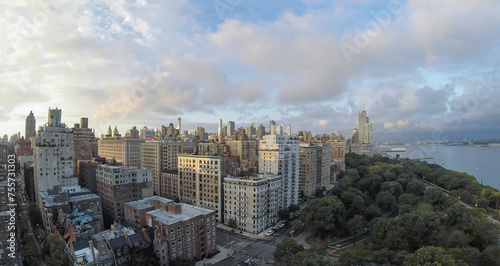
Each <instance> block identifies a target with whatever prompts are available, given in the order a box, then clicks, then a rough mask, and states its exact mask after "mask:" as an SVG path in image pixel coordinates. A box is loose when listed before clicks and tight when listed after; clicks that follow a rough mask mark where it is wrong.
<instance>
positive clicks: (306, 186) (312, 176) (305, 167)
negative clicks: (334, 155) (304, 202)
mask: <svg viewBox="0 0 500 266" xmlns="http://www.w3.org/2000/svg"><path fill="white" fill-rule="evenodd" d="M317 148H318V146H315V145H310V144H301V145H300V181H299V186H300V190H301V191H302V193H303V194H304V196H306V197H314V195H315V194H316V191H317V190H318V189H319V188H318V187H317V186H316V176H317V167H318V166H317V163H318V161H317V157H318V149H317Z"/></svg>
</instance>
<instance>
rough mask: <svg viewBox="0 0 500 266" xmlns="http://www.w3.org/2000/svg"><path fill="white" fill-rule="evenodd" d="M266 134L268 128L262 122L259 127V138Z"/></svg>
mask: <svg viewBox="0 0 500 266" xmlns="http://www.w3.org/2000/svg"><path fill="white" fill-rule="evenodd" d="M264 135H266V128H265V127H264V126H263V125H262V124H260V125H259V127H258V128H257V139H258V140H261V139H262V137H264Z"/></svg>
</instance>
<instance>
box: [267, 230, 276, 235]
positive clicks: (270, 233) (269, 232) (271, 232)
mask: <svg viewBox="0 0 500 266" xmlns="http://www.w3.org/2000/svg"><path fill="white" fill-rule="evenodd" d="M272 234H274V231H273V230H269V231H268V232H267V234H266V235H268V236H270V235H272Z"/></svg>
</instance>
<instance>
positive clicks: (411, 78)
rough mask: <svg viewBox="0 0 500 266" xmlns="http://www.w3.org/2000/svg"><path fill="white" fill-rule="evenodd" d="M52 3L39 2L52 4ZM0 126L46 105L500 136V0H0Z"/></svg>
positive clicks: (10, 126) (109, 118) (154, 120)
mask: <svg viewBox="0 0 500 266" xmlns="http://www.w3.org/2000/svg"><path fill="white" fill-rule="evenodd" d="M42 2H44V3H42ZM0 6H1V8H0V23H1V25H2V27H1V28H0V34H1V36H4V37H3V38H1V39H0V77H1V78H0V99H1V104H0V134H1V135H3V134H8V135H9V136H10V135H12V134H14V133H17V132H21V135H24V123H25V119H26V116H27V115H28V114H29V112H30V111H33V113H34V114H35V117H36V119H37V127H38V126H39V125H42V124H43V123H45V122H46V121H47V113H48V109H49V107H50V108H55V107H58V108H60V109H62V120H63V122H65V123H66V124H67V125H69V126H72V125H73V124H74V123H77V122H78V121H79V119H80V117H88V118H89V127H92V128H95V129H96V133H97V134H98V135H100V134H101V133H104V132H105V131H106V130H107V128H108V126H109V125H111V126H112V127H114V126H115V125H116V126H117V127H118V129H119V130H120V132H121V133H122V134H124V133H125V131H126V130H127V129H129V128H131V127H132V126H137V128H139V129H140V128H142V127H143V126H148V127H149V128H160V127H161V125H168V124H169V123H174V125H175V124H176V122H177V117H181V118H182V130H190V129H195V128H196V127H197V126H203V127H205V129H206V131H208V132H215V131H216V130H217V125H218V121H219V118H220V119H222V121H223V123H224V124H227V122H228V121H235V122H236V127H237V128H238V127H244V128H246V127H248V126H249V125H250V124H251V123H252V122H255V123H256V124H257V125H259V124H261V123H262V124H263V125H264V126H266V128H267V127H268V125H269V121H270V120H274V121H276V122H277V123H278V124H284V125H286V124H291V125H292V133H297V131H298V130H308V131H312V133H313V134H323V133H327V134H329V133H332V132H337V131H340V132H341V133H343V134H344V135H345V134H346V133H352V130H353V129H354V128H357V127H358V125H357V121H358V113H359V111H360V110H366V112H367V115H368V117H369V118H370V122H371V123H372V124H373V128H374V138H375V140H376V141H396V142H413V141H418V140H444V139H452V140H461V139H463V138H467V139H482V138H499V137H500V136H499V135H500V108H499V107H500V72H499V69H500V65H499V64H500V34H498V33H499V32H500V16H498V14H500V2H499V1H496V0H489V1H487V0H478V1H468V0H442V1H435V0H419V1H413V0H409V1H370V0H355V1H347V0H340V1H321V0H302V1H284V0H276V1H264V0H261V1H249V0H215V1H212V0H208V1H205V0H204V1H201V0H198V1H188V0H175V1H153V0H137V1H127V0H57V1H56V0H47V1H32V0H26V1H24V0H17V1H7V0H1V1H0Z"/></svg>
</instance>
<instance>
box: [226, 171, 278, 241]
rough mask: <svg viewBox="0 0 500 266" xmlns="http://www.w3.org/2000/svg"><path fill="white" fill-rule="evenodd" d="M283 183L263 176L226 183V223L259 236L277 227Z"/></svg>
mask: <svg viewBox="0 0 500 266" xmlns="http://www.w3.org/2000/svg"><path fill="white" fill-rule="evenodd" d="M281 184H282V179H281V176H279V175H272V174H260V175H257V176H251V177H250V176H247V177H227V178H225V179H224V222H225V224H227V225H229V224H230V223H231V222H230V221H234V222H236V226H237V229H238V230H244V231H246V232H249V233H253V234H259V233H261V232H263V231H264V230H266V228H268V227H270V226H272V225H273V224H275V223H276V222H277V221H278V220H279V218H278V211H279V210H280V209H281V205H282V191H281Z"/></svg>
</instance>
